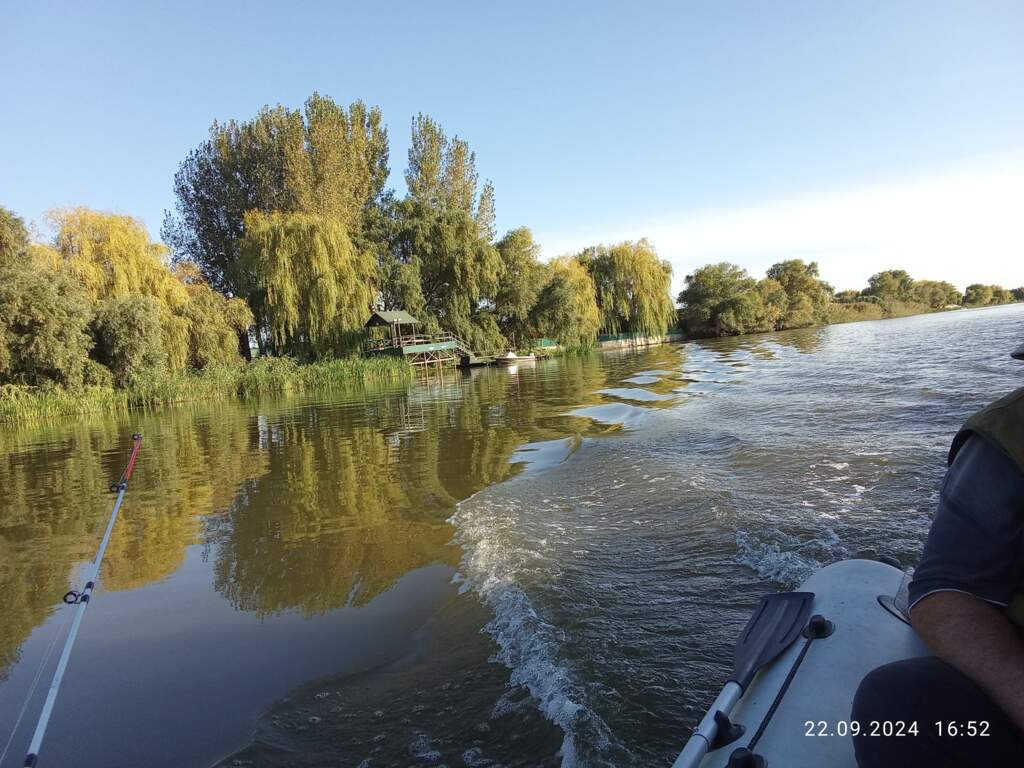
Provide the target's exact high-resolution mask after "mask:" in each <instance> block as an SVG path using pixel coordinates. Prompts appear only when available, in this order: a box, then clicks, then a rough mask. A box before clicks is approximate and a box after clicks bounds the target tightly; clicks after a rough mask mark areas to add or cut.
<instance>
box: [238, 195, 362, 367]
mask: <svg viewBox="0 0 1024 768" xmlns="http://www.w3.org/2000/svg"><path fill="white" fill-rule="evenodd" d="M245 228H246V235H245V240H244V242H243V245H242V253H243V259H244V261H245V264H246V269H247V270H249V271H251V273H252V274H253V275H254V276H255V280H256V287H257V289H258V291H259V293H258V294H256V296H255V297H254V300H255V301H256V303H257V306H259V308H260V311H261V312H262V314H263V316H264V317H265V318H266V321H267V324H268V328H269V331H270V335H271V339H272V342H273V346H274V349H275V351H279V352H286V353H289V354H297V355H300V356H303V357H307V358H319V357H330V356H334V355H337V354H340V353H342V352H345V351H348V350H349V348H350V347H351V345H352V344H353V341H354V339H353V337H354V335H355V334H356V333H357V332H358V331H360V330H361V329H362V327H363V325H364V323H365V322H366V320H367V318H368V317H369V315H370V308H371V307H372V305H373V302H374V299H375V297H376V282H377V263H376V260H375V259H374V257H373V255H372V254H371V253H369V252H367V251H363V250H360V249H358V248H356V247H355V246H354V245H353V243H352V240H351V238H350V237H349V235H348V233H347V231H346V229H345V227H344V225H343V224H341V223H340V222H339V221H337V220H336V219H333V218H329V217H326V216H319V215H314V214H305V213H293V214H286V213H271V214H266V213H261V212H259V211H251V212H249V213H248V214H246V217H245Z"/></svg>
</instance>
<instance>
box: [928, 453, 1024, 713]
mask: <svg viewBox="0 0 1024 768" xmlns="http://www.w3.org/2000/svg"><path fill="white" fill-rule="evenodd" d="M1022 534H1024V474H1022V473H1021V471H1020V469H1019V468H1018V467H1017V466H1016V464H1014V462H1013V461H1011V460H1010V458H1009V457H1008V456H1007V455H1006V454H1005V453H1003V452H1002V451H1001V450H1000V449H999V448H997V447H996V446H995V445H993V444H991V443H989V442H988V441H987V440H985V439H984V438H982V437H979V436H977V435H975V436H972V437H971V438H969V439H968V440H967V442H966V443H965V444H964V445H963V447H962V448H961V449H960V451H959V453H958V454H957V457H956V460H955V461H954V462H953V465H952V466H951V467H950V468H949V471H948V472H947V473H946V479H945V481H944V482H943V486H942V491H941V493H940V496H939V508H938V510H937V512H936V514H935V520H934V521H933V523H932V527H931V530H930V531H929V533H928V541H927V543H926V544H925V550H924V556H923V557H922V558H921V564H920V565H919V566H918V568H917V571H916V572H915V573H914V579H913V581H912V582H911V584H910V601H911V611H910V619H911V622H912V624H913V626H914V629H915V630H917V633H918V635H919V636H920V637H921V639H922V640H923V641H924V642H925V644H926V645H927V646H928V647H929V648H930V649H931V650H932V652H933V653H935V655H936V656H938V657H939V658H940V659H943V660H944V661H946V662H947V663H949V664H951V665H952V666H954V667H956V668H957V669H958V670H960V671H961V672H962V673H963V674H965V675H966V676H967V677H969V678H971V679H972V680H973V681H974V682H976V683H977V684H978V685H979V686H980V687H981V688H982V689H984V690H985V691H986V692H987V693H988V694H989V695H990V696H991V697H992V699H993V700H994V701H995V702H996V703H998V704H999V706H1000V707H1001V708H1002V709H1003V710H1004V711H1005V712H1006V714H1007V715H1008V716H1009V717H1010V718H1012V719H1013V721H1014V722H1015V723H1017V724H1018V725H1019V726H1021V728H1024V639H1022V637H1021V634H1020V630H1019V629H1018V628H1017V626H1016V625H1014V624H1013V623H1012V622H1011V621H1010V620H1009V618H1008V617H1007V616H1006V613H1005V612H1004V609H1005V607H1006V606H1007V604H1008V603H1009V602H1010V600H1011V599H1012V598H1013V595H1014V594H1015V593H1016V592H1017V591H1018V590H1019V589H1020V587H1021V581H1022V577H1024V547H1022Z"/></svg>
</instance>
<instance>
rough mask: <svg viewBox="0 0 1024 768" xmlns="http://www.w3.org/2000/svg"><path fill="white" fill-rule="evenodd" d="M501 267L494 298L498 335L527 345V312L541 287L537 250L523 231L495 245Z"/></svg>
mask: <svg viewBox="0 0 1024 768" xmlns="http://www.w3.org/2000/svg"><path fill="white" fill-rule="evenodd" d="M497 249H498V254H499V255H500V256H501V261H502V265H503V267H504V270H503V273H502V276H501V279H500V281H499V283H498V291H497V293H496V294H495V297H494V312H495V315H496V317H497V322H498V327H499V328H500V329H501V332H502V334H503V335H504V336H505V337H506V338H507V339H509V340H510V341H511V342H512V343H513V344H522V343H523V342H524V341H528V340H529V337H530V335H531V333H532V332H533V328H532V323H531V322H530V310H531V309H533V305H534V304H535V303H536V302H537V295H538V294H539V293H540V290H541V288H542V287H543V286H544V279H545V270H544V267H543V265H542V264H541V263H540V246H539V245H537V243H536V242H535V241H534V239H533V233H532V232H530V230H529V229H527V228H526V227H519V228H518V229H513V230H512V231H511V232H509V233H508V234H506V235H505V236H504V237H503V238H502V239H501V240H499V241H498V244H497Z"/></svg>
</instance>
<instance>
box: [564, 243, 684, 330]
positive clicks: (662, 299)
mask: <svg viewBox="0 0 1024 768" xmlns="http://www.w3.org/2000/svg"><path fill="white" fill-rule="evenodd" d="M577 258H578V259H579V261H580V262H581V263H582V264H583V265H584V266H585V267H586V268H587V270H588V271H589V272H590V276H591V278H592V279H593V280H594V286H595V288H596V291H597V306H598V308H599V309H600V311H601V329H602V330H603V331H604V332H605V333H623V332H627V333H629V332H631V333H639V334H641V335H643V336H664V335H665V332H666V331H667V330H668V328H669V326H670V325H672V324H673V320H674V319H675V314H676V308H675V305H674V304H673V302H672V297H671V295H670V294H669V286H670V284H671V282H672V267H671V265H670V264H669V263H668V262H667V261H661V260H660V259H659V258H658V255H657V253H655V251H654V247H653V246H652V245H651V244H650V243H649V242H648V241H647V240H638V241H636V242H631V241H626V242H622V243H619V244H618V245H613V246H610V247H609V246H604V245H598V246H592V247H590V248H587V249H585V250H584V251H583V252H582V253H580V254H579V256H578V257H577Z"/></svg>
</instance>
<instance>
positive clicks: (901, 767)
mask: <svg viewBox="0 0 1024 768" xmlns="http://www.w3.org/2000/svg"><path fill="white" fill-rule="evenodd" d="M851 720H853V721H855V722H857V723H858V724H859V725H860V733H861V734H862V735H860V736H858V737H856V738H855V739H854V740H853V742H854V750H855V751H856V754H857V765H858V766H860V768H918V766H920V768H973V766H979V768H980V766H985V768H991V767H992V766H1002V765H1017V764H1018V763H1017V761H1019V760H1020V759H1021V757H1022V755H1024V734H1022V733H1021V732H1020V730H1018V729H1017V728H1016V727H1015V726H1014V725H1013V723H1012V722H1011V721H1010V719H1009V718H1008V717H1007V716H1006V715H1005V714H1004V713H1003V711H1002V710H1001V709H1000V708H999V707H998V706H997V705H996V704H995V703H994V702H993V701H992V700H991V699H989V698H988V696H986V695H985V693H984V691H982V690H981V689H980V688H979V687H978V686H977V685H975V684H974V683H973V682H972V681H971V680H969V679H968V678H966V677H965V676H964V675H962V674H961V673H960V672H958V671H957V670H956V669H954V668H953V667H951V666H950V665H949V664H947V663H946V662H944V661H942V660H940V659H937V658H935V657H934V656H925V657H921V658H916V659H907V660H905V661H897V662H894V663H892V664H886V665H885V666H882V667H879V668H878V669H875V670H872V671H871V672H869V673H868V674H867V676H865V678H864V680H863V681H862V682H861V684H860V687H859V688H858V689H857V695H856V696H855V697H854V700H853V712H852V714H851ZM972 720H973V721H975V723H976V724H977V727H978V728H979V729H984V728H985V726H983V725H981V723H987V724H988V725H987V731H986V732H987V733H988V735H987V736H980V735H979V736H970V735H967V730H968V722H969V721H972ZM896 721H903V722H905V723H907V724H908V726H909V723H910V722H911V721H913V722H916V723H917V728H918V735H917V736H870V735H864V734H870V733H871V730H872V725H871V724H872V722H878V723H879V724H882V723H885V722H890V723H892V722H896ZM936 722H941V723H943V730H942V733H941V735H940V732H939V727H938V726H937V725H936ZM947 724H952V725H953V726H954V727H955V733H957V734H961V735H948V733H947V731H949V732H954V731H953V730H952V729H950V728H949V726H948V725H947Z"/></svg>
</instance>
